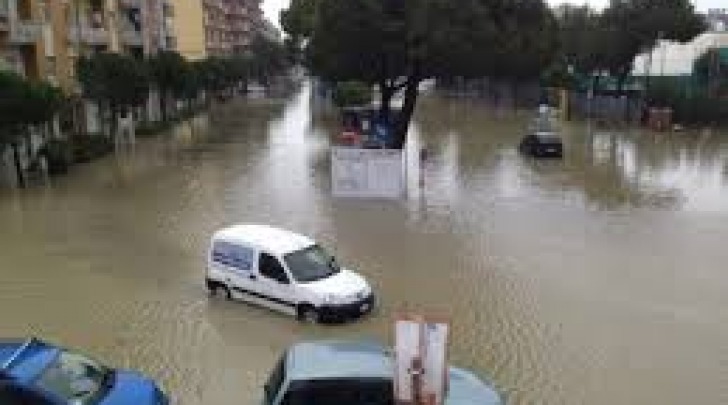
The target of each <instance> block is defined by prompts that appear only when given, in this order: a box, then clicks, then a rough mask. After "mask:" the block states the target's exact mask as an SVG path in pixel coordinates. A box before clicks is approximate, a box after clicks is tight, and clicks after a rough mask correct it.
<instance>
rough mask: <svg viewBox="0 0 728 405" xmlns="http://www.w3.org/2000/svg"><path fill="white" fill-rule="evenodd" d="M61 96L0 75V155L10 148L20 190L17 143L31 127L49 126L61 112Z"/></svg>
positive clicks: (17, 77)
mask: <svg viewBox="0 0 728 405" xmlns="http://www.w3.org/2000/svg"><path fill="white" fill-rule="evenodd" d="M62 102H63V94H62V92H61V91H60V90H59V89H58V88H56V87H53V86H51V85H50V84H48V83H45V82H33V81H29V80H26V79H25V78H23V77H22V76H20V75H18V74H16V73H13V72H6V71H0V111H2V114H0V152H2V151H3V150H4V149H5V147H6V146H8V145H11V146H12V147H13V155H14V158H15V168H16V172H17V176H18V183H19V184H20V186H23V185H24V177H23V169H22V167H21V165H20V160H19V156H18V142H19V141H20V139H21V138H22V137H27V136H29V129H30V126H32V125H38V124H42V123H45V122H48V121H49V120H51V119H52V118H53V116H54V115H55V113H56V112H57V111H58V110H59V109H60V107H61V105H62Z"/></svg>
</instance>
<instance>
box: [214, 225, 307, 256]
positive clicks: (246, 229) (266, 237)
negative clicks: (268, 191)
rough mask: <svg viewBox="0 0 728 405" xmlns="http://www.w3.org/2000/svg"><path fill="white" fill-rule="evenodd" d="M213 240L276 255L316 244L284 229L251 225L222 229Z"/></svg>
mask: <svg viewBox="0 0 728 405" xmlns="http://www.w3.org/2000/svg"><path fill="white" fill-rule="evenodd" d="M213 239H214V240H225V241H229V242H237V243H241V244H247V245H251V246H254V247H256V248H258V249H262V250H265V251H268V252H269V253H273V254H276V255H285V254H288V253H291V252H295V251H297V250H301V249H305V248H307V247H310V246H312V245H314V244H316V242H314V241H313V240H312V239H310V238H308V237H306V236H303V235H299V234H297V233H294V232H291V231H287V230H285V229H279V228H275V227H272V226H268V225H252V224H241V225H233V226H230V227H227V228H223V229H221V230H219V231H217V232H216V233H215V235H214V236H213Z"/></svg>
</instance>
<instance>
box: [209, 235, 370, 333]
mask: <svg viewBox="0 0 728 405" xmlns="http://www.w3.org/2000/svg"><path fill="white" fill-rule="evenodd" d="M205 281H206V285H207V288H208V290H210V292H211V293H213V294H214V293H217V292H220V293H222V294H224V295H225V296H226V297H227V298H236V299H240V300H243V301H247V302H250V303H254V304H258V305H261V306H264V307H267V308H271V309H274V310H277V311H281V312H283V313H287V314H290V315H294V316H296V317H298V319H300V320H307V321H310V322H314V323H315V322H320V321H330V320H344V319H349V318H355V317H359V316H361V315H363V314H366V313H368V312H370V311H371V310H372V308H373V306H374V294H373V293H372V289H371V287H370V286H369V283H367V281H366V280H365V279H364V277H362V276H361V275H359V274H357V273H355V272H353V271H351V270H347V269H344V268H342V267H341V266H339V264H338V263H337V262H336V260H335V259H334V257H333V256H332V255H330V254H329V253H328V252H327V251H326V250H325V249H324V248H322V247H321V246H320V245H318V244H317V243H316V242H315V241H313V240H312V239H310V238H308V237H305V236H302V235H299V234H296V233H293V232H290V231H286V230H282V229H277V228H273V227H270V226H264V225H236V226H231V227H228V228H225V229H222V230H220V231H218V232H216V233H215V234H214V235H213V236H212V240H211V241H210V249H209V252H208V258H207V275H206V280H205Z"/></svg>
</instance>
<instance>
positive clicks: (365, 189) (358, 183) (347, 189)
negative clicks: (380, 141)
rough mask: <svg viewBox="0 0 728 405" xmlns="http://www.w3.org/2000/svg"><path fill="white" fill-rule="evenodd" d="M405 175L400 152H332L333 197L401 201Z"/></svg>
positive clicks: (346, 148)
mask: <svg viewBox="0 0 728 405" xmlns="http://www.w3.org/2000/svg"><path fill="white" fill-rule="evenodd" d="M404 176H405V174H404V154H403V152H402V151H401V150H395V149H359V148H350V147H334V148H333V149H332V153H331V189H332V192H333V194H334V196H335V197H349V198H401V197H402V196H403V195H404V190H405V189H404V187H405V180H404Z"/></svg>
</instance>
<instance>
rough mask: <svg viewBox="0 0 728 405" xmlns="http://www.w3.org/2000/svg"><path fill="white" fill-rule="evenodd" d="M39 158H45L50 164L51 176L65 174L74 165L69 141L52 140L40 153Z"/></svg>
mask: <svg viewBox="0 0 728 405" xmlns="http://www.w3.org/2000/svg"><path fill="white" fill-rule="evenodd" d="M38 155H39V156H45V158H46V162H47V164H48V174H49V175H51V176H55V175H59V174H65V173H67V172H68V168H69V167H70V166H71V164H72V163H73V156H72V151H71V146H70V145H69V144H68V141H65V140H61V139H52V140H50V141H48V142H46V143H45V145H43V146H42V147H41V148H40V150H39V151H38Z"/></svg>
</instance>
